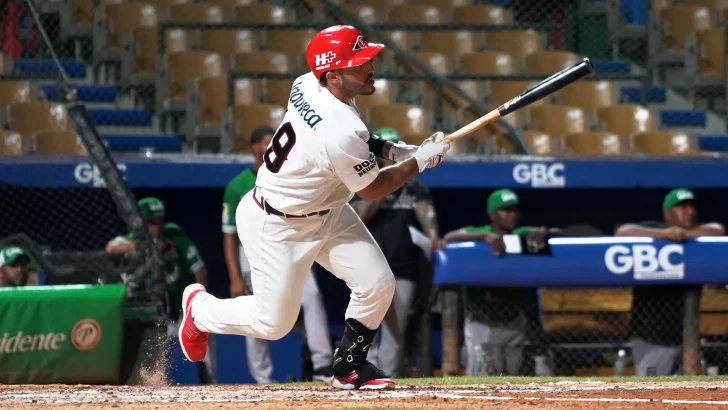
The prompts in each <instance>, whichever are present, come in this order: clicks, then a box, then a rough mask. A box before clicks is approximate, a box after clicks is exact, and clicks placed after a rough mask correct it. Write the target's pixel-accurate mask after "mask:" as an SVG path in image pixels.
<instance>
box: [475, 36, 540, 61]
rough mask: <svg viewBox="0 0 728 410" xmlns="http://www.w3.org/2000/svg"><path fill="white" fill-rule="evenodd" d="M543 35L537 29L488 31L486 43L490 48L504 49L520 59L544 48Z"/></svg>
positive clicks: (495, 49) (494, 49) (503, 50)
mask: <svg viewBox="0 0 728 410" xmlns="http://www.w3.org/2000/svg"><path fill="white" fill-rule="evenodd" d="M542 43H543V41H542V39H541V35H540V34H539V33H538V32H537V31H536V30H504V31H500V30H499V31H486V32H485V45H486V47H488V49H489V50H493V51H502V52H505V53H508V54H510V55H512V56H513V57H516V58H518V59H519V63H520V62H521V61H522V60H523V59H524V58H525V57H526V56H527V55H530V54H533V53H535V52H538V51H541V50H542V49H543V44H542Z"/></svg>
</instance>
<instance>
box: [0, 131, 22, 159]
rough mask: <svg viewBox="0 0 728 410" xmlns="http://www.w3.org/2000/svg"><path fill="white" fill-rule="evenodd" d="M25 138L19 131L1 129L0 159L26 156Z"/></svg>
mask: <svg viewBox="0 0 728 410" xmlns="http://www.w3.org/2000/svg"><path fill="white" fill-rule="evenodd" d="M26 152H27V150H26V149H25V143H24V138H23V136H22V135H21V134H20V133H19V132H17V131H10V130H1V129H0V157H2V156H16V155H25V153H26Z"/></svg>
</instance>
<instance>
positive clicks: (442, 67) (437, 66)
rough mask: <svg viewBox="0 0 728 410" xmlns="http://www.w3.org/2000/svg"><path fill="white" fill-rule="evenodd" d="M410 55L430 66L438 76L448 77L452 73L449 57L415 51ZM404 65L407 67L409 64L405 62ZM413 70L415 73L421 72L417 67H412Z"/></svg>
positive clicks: (430, 52)
mask: <svg viewBox="0 0 728 410" xmlns="http://www.w3.org/2000/svg"><path fill="white" fill-rule="evenodd" d="M410 54H412V56H413V57H415V58H417V59H418V60H420V61H422V62H423V63H424V64H425V65H426V66H428V67H429V68H430V69H431V70H432V71H434V72H436V73H437V74H445V75H446V74H449V73H450V72H451V71H452V69H451V67H450V62H449V61H448V59H447V57H446V56H445V55H443V54H442V53H436V52H432V51H413V52H411V53H410ZM403 64H404V65H407V63H406V62H404V61H403ZM407 66H409V65H407ZM412 69H413V71H415V72H419V70H418V69H417V68H415V67H412Z"/></svg>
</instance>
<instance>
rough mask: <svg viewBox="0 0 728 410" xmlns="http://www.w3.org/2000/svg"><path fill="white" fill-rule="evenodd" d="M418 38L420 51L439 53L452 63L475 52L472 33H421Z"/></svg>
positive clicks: (446, 31)
mask: <svg viewBox="0 0 728 410" xmlns="http://www.w3.org/2000/svg"><path fill="white" fill-rule="evenodd" d="M419 37H420V40H419V44H420V50H422V51H430V52H435V53H440V54H442V55H444V56H446V57H447V58H449V59H451V60H452V61H457V59H458V58H460V56H462V55H465V54H470V53H473V52H475V51H476V48H475V40H474V39H473V32H472V31H464V30H463V31H453V30H445V31H436V30H433V31H423V32H421V33H420V36H419Z"/></svg>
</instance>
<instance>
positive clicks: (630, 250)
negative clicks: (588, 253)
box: [604, 244, 685, 279]
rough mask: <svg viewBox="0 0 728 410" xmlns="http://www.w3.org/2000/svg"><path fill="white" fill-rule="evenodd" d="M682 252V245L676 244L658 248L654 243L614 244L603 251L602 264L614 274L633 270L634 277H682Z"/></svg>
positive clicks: (683, 273)
mask: <svg viewBox="0 0 728 410" xmlns="http://www.w3.org/2000/svg"><path fill="white" fill-rule="evenodd" d="M683 254H684V249H683V246H682V245H677V244H672V245H667V246H663V247H662V248H660V249H659V250H658V248H656V247H655V246H654V245H632V246H631V247H629V246H625V245H615V246H611V247H609V249H607V252H605V253H604V264H605V265H606V266H607V269H609V271H610V272H612V273H614V274H616V275H623V274H625V273H628V272H634V278H635V279H682V278H683V277H685V263H684V262H683V261H682V255H683ZM673 255H680V256H673Z"/></svg>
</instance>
